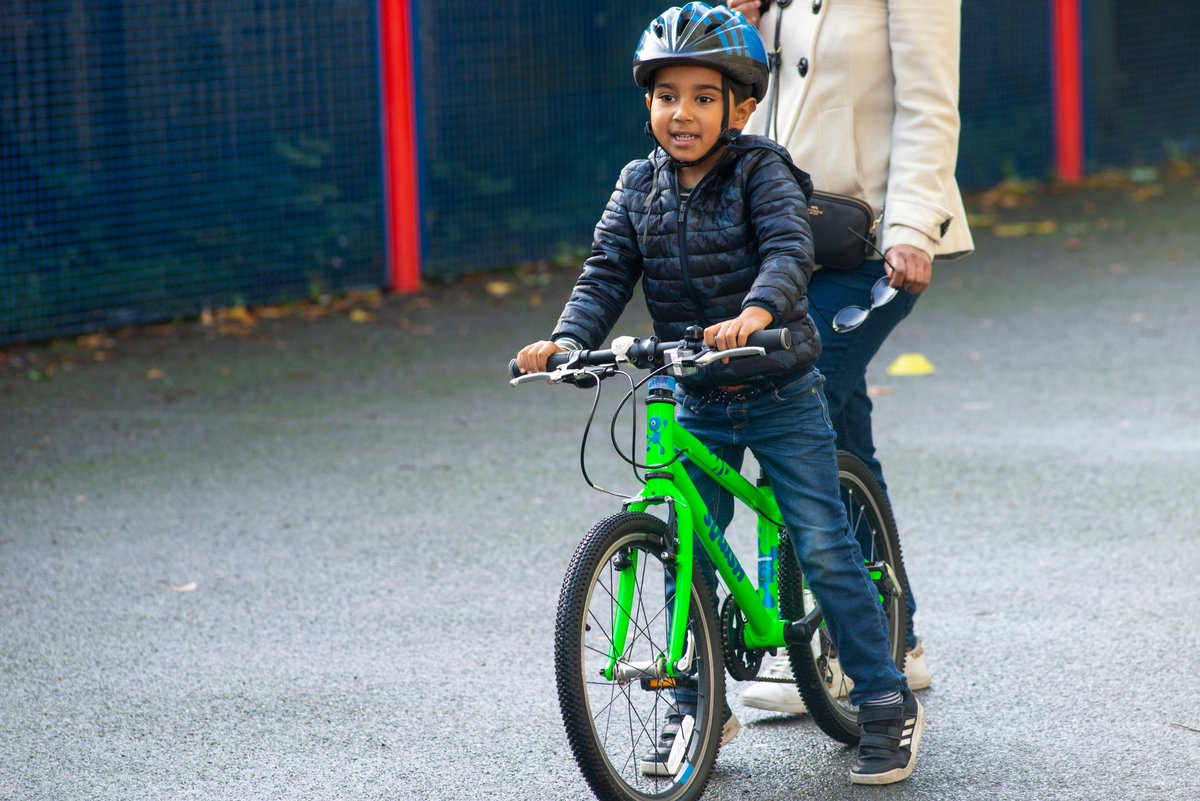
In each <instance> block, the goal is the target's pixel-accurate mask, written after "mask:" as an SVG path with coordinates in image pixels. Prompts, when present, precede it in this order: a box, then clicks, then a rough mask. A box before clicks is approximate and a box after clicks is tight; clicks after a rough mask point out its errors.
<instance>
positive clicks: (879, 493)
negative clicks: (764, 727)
mask: <svg viewBox="0 0 1200 801" xmlns="http://www.w3.org/2000/svg"><path fill="white" fill-rule="evenodd" d="M838 483H839V484H840V487H841V496H842V503H843V504H844V505H845V507H846V516H847V518H848V519H849V521H850V533H851V534H852V535H853V536H854V538H855V539H856V540H858V543H859V546H860V547H861V548H862V552H863V557H864V559H866V561H867V562H868V563H878V564H880V565H882V566H883V567H882V572H883V573H884V574H889V575H888V581H890V582H891V583H892V584H894V585H895V590H896V591H895V592H892V593H889V594H886V595H883V594H881V603H882V604H883V612H884V616H885V617H886V618H887V629H888V641H889V645H890V648H891V654H892V659H893V660H894V661H895V663H896V668H897V670H903V669H904V657H905V651H904V643H905V639H906V634H907V632H908V607H907V606H906V604H905V601H904V596H903V595H902V594H901V592H900V590H901V588H903V587H907V586H908V582H907V580H906V578H905V572H904V558H903V556H902V555H901V553H900V537H899V534H898V533H897V532H896V521H895V519H894V518H893V517H892V509H891V506H890V505H889V504H888V501H887V498H886V497H884V494H883V490H882V488H880V486H879V482H878V481H876V480H875V476H873V475H872V474H871V471H870V470H869V469H868V468H867V466H866V465H865V464H863V462H862V460H860V459H858V458H857V457H855V456H852V455H851V454H849V453H846V452H844V451H839V452H838ZM779 550H780V608H781V611H782V612H783V615H784V617H786V618H788V619H789V620H799V619H800V618H803V617H804V616H805V615H806V614H807V613H809V612H811V611H812V610H813V609H814V608H815V607H816V606H817V604H816V601H815V600H814V598H813V596H812V593H810V592H809V591H808V589H807V587H805V586H804V582H803V578H802V577H801V575H800V571H799V569H798V566H797V565H796V556H795V554H794V553H793V552H792V549H791V547H790V546H789V547H786V548H784V547H780V549H779ZM877 584H878V585H879V586H881V588H882V587H884V586H886V584H887V581H882V580H881V581H879V582H877ZM808 645H809V647H808V648H801V647H794V648H789V649H788V656H789V659H790V661H791V663H792V673H793V675H794V676H795V677H796V687H797V689H798V690H799V691H800V696H801V697H802V698H803V699H804V704H805V706H807V707H808V712H809V714H810V715H811V716H812V719H813V721H814V722H815V723H816V724H817V725H818V726H819V727H820V728H821V730H822V731H824V732H825V733H826V734H828V735H829V736H830V737H832V738H834V739H835V740H839V741H841V742H843V743H848V744H850V745H853V744H855V743H857V742H858V740H859V736H860V731H859V728H858V714H857V712H858V710H857V707H854V706H852V705H851V704H850V700H849V694H850V690H851V688H853V686H854V682H853V681H851V680H850V677H849V676H846V675H845V674H844V673H842V670H841V666H840V665H839V663H838V658H837V648H836V647H835V646H834V644H833V640H832V638H831V637H830V635H829V628H828V627H827V626H824V625H822V626H821V627H820V628H819V629H817V631H816V633H815V634H814V635H813V637H812V640H811V641H810V642H809V644H808Z"/></svg>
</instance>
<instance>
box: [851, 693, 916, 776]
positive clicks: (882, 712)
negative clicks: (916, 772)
mask: <svg viewBox="0 0 1200 801" xmlns="http://www.w3.org/2000/svg"><path fill="white" fill-rule="evenodd" d="M858 725H859V727H860V728H861V729H862V739H861V740H860V741H859V743H858V756H857V757H855V759H854V765H853V767H851V768H850V781H852V782H854V783H855V784H894V783H895V782H902V781H904V780H905V779H907V778H908V777H909V776H911V775H912V772H913V768H915V767H916V766H917V747H918V746H919V745H920V744H921V735H922V734H923V733H924V731H925V707H923V706H921V702H920V701H918V700H917V697H916V696H915V695H913V694H912V693H911V692H909V691H907V690H906V691H905V692H904V700H903V702H901V703H899V704H889V705H887V706H863V707H861V708H860V709H859V710H858Z"/></svg>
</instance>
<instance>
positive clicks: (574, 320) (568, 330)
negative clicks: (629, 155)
mask: <svg viewBox="0 0 1200 801" xmlns="http://www.w3.org/2000/svg"><path fill="white" fill-rule="evenodd" d="M635 165H636V162H635V163H634V164H631V165H628V166H626V168H625V169H624V170H623V171H622V172H621V177H620V179H619V180H618V181H617V186H616V188H615V189H614V190H613V193H612V197H610V198H609V200H608V204H607V205H606V206H605V208H604V214H603V215H602V216H601V217H600V221H599V222H598V223H597V224H596V230H595V233H594V234H593V236H592V250H591V255H590V256H588V258H587V260H586V261H585V262H584V263H583V272H582V273H580V275H579V278H578V279H577V280H576V282H575V288H574V289H573V290H572V291H571V296H570V297H569V298H568V299H567V303H566V306H565V307H564V308H563V312H562V315H560V316H559V318H558V323H557V324H556V325H555V326H554V333H553V334H552V335H551V339H555V338H558V337H564V336H565V337H570V338H572V339H574V340H576V341H577V342H579V343H580V344H582V345H583V346H584V347H585V348H589V349H593V348H598V347H600V346H601V345H602V344H603V343H604V341H605V339H606V338H607V337H608V334H609V332H611V331H612V328H613V326H614V325H616V323H617V320H618V318H620V316H621V312H622V311H624V309H625V306H626V304H628V303H629V299H630V298H631V297H633V291H634V289H635V287H636V286H637V282H638V280H639V279H640V278H641V275H642V255H641V251H640V249H639V248H638V240H637V231H636V229H635V228H634V226H633V222H632V220H631V218H630V213H629V204H630V203H631V202H636V200H637V198H638V197H639V195H640V194H644V193H639V192H637V191H634V190H633V189H632V188H631V187H630V186H629V184H631V183H632V184H640V183H642V182H641V181H639V180H638V178H639V176H638V174H637V172H636V169H635Z"/></svg>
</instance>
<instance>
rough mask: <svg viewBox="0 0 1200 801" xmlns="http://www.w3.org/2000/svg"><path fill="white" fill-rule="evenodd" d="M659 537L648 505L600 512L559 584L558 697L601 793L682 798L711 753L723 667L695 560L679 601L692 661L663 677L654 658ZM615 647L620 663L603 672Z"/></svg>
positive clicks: (662, 601) (659, 626)
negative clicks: (637, 510)
mask: <svg viewBox="0 0 1200 801" xmlns="http://www.w3.org/2000/svg"><path fill="white" fill-rule="evenodd" d="M665 546H666V525H665V524H664V523H663V521H662V520H660V519H659V518H657V517H654V516H653V515H648V514H634V513H623V514H618V515H614V516H612V517H609V518H606V519H605V520H602V521H600V522H599V523H597V524H596V525H595V526H594V527H593V528H592V530H591V531H590V532H589V533H588V535H587V536H586V537H585V538H584V540H583V542H582V543H580V545H579V548H578V549H576V551H575V555H574V556H573V557H572V559H571V563H570V565H569V566H568V568H567V574H566V577H565V578H564V580H563V586H562V593H561V595H560V596H559V602H558V617H557V620H556V623H555V635H554V667H555V676H556V679H557V683H558V701H559V706H560V707H561V709H562V717H563V724H564V725H565V727H566V730H567V739H568V741H569V743H570V746H571V751H572V752H573V754H574V756H575V762H576V763H577V764H578V765H579V770H580V771H581V772H582V773H583V776H584V778H585V779H586V780H587V783H588V785H589V786H590V787H591V788H592V791H593V792H594V793H595V794H596V796H597V797H599V798H602V799H628V800H629V801H638V800H640V799H663V800H664V801H691V799H695V798H697V797H698V796H699V795H700V793H701V792H702V791H703V790H704V786H705V785H706V784H707V783H708V778H709V774H710V773H711V771H712V766H713V763H714V762H715V761H716V758H717V748H718V746H719V743H720V736H721V726H722V723H723V712H724V704H725V674H724V667H723V662H722V659H721V651H720V639H719V637H720V635H719V629H718V626H717V616H716V612H715V610H714V607H713V601H712V598H711V595H710V593H709V591H708V589H707V587H706V586H705V585H704V582H703V580H701V579H700V578H699V572H698V571H697V572H696V573H695V576H696V579H697V580H695V581H693V583H692V587H691V588H690V592H691V603H690V605H689V610H688V628H687V631H688V648H689V650H690V652H691V654H692V659H691V667H690V669H689V670H687V671H686V673H685V674H684V675H681V676H678V677H674V678H672V677H667V679H666V680H663V678H662V677H661V676H659V675H656V671H655V670H654V668H653V666H654V665H656V664H659V660H660V659H661V658H662V657H663V655H665V654H667V653H668V650H669V649H668V638H669V634H668V631H669V625H670V619H671V609H672V606H671V605H672V604H673V600H672V599H673V592H674V571H675V566H674V560H673V559H668V560H665V561H664V558H663V555H664V553H665V550H666V547H665ZM622 590H623V591H624V594H622ZM630 590H632V592H630ZM626 624H627V626H626ZM622 629H624V632H625V633H624V634H623V635H622V634H621V630H622ZM614 639H617V640H623V645H622V646H621V647H619V648H618V647H617V646H614ZM618 650H619V653H616V652H617V651H618ZM614 653H616V656H617V659H616V662H617V664H618V665H619V666H620V667H621V670H619V671H618V674H617V675H615V676H614V677H613V678H606V673H609V674H610V675H611V671H610V668H611V665H612V662H613V660H612V655H613V654H614ZM685 659H686V656H685ZM657 673H661V671H657ZM671 685H673V686H671ZM664 727H666V728H667V731H668V732H671V731H673V732H675V734H674V737H673V738H664V736H663V735H664V731H663V730H664Z"/></svg>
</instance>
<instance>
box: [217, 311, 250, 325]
mask: <svg viewBox="0 0 1200 801" xmlns="http://www.w3.org/2000/svg"><path fill="white" fill-rule="evenodd" d="M217 316H218V317H220V318H221V319H224V320H229V321H231V322H235V323H240V324H241V325H244V326H250V327H253V326H256V325H258V319H257V318H256V317H255V316H254V315H253V314H251V313H250V310H249V309H247V308H246V307H245V306H234V307H233V308H232V309H222V310H221V311H220V312H218V313H217Z"/></svg>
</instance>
